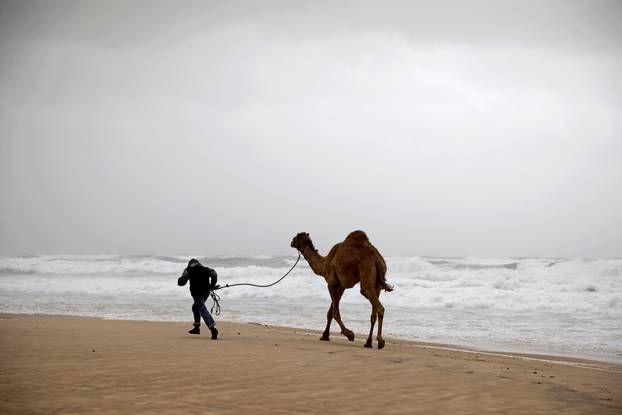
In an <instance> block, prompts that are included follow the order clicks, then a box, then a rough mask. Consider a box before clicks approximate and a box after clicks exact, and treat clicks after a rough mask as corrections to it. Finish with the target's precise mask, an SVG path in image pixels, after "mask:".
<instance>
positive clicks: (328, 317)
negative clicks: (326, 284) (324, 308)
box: [320, 288, 344, 341]
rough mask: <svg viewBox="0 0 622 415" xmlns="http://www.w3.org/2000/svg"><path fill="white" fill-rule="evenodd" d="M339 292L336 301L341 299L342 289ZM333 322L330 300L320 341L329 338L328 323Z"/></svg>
mask: <svg viewBox="0 0 622 415" xmlns="http://www.w3.org/2000/svg"><path fill="white" fill-rule="evenodd" d="M340 290H341V292H338V293H337V294H338V299H341V296H342V295H343V291H344V290H343V288H340ZM332 321H333V302H332V300H331V302H330V307H328V312H327V313H326V328H325V329H324V333H322V337H320V340H324V341H328V340H329V338H330V323H331V322H332Z"/></svg>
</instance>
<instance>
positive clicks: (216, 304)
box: [210, 251, 300, 316]
mask: <svg viewBox="0 0 622 415" xmlns="http://www.w3.org/2000/svg"><path fill="white" fill-rule="evenodd" d="M298 261H300V251H298V258H297V259H296V262H294V265H292V267H291V268H290V269H289V271H287V272H286V273H285V275H283V276H282V277H281V278H279V279H278V280H276V281H274V282H273V283H272V284H267V285H260V284H251V283H250V282H241V283H238V284H225V285H224V286H222V287H218V288H216V289H215V290H213V291H210V297H212V300H213V301H214V304H212V308H211V310H210V312H212V313H214V314H216V315H217V316H219V315H220V296H219V295H218V294H216V293H215V292H214V291H216V290H221V289H223V288H229V287H239V286H241V285H248V286H249V287H257V288H268V287H272V286H273V285H276V284H278V283H279V282H281V281H283V279H284V278H285V277H287V276H288V275H289V273H290V272H292V271H293V270H294V268H296V265H298ZM214 310H216V311H215V312H214Z"/></svg>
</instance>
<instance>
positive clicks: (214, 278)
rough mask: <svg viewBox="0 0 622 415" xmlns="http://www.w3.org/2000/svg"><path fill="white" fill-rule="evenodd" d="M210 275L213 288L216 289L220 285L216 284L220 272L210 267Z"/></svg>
mask: <svg viewBox="0 0 622 415" xmlns="http://www.w3.org/2000/svg"><path fill="white" fill-rule="evenodd" d="M209 276H210V287H211V289H212V290H214V289H216V288H217V287H218V285H216V283H217V282H218V274H217V273H216V271H215V270H213V269H211V268H210V269H209Z"/></svg>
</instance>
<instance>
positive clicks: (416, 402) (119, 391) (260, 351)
mask: <svg viewBox="0 0 622 415" xmlns="http://www.w3.org/2000/svg"><path fill="white" fill-rule="evenodd" d="M188 328H189V325H188V324H181V323H164V322H140V321H113V320H99V319H87V318H78V317H56V316H38V315H37V316H23V315H3V316H2V317H1V318H0V353H1V355H2V360H1V364H0V412H1V413H3V414H16V413H24V414H25V413H29V414H32V413H41V414H50V413H63V414H71V413H76V414H83V413H99V414H101V413H147V412H150V413H151V412H153V413H182V412H193V413H210V414H239V413H253V414H275V413H282V414H286V413H287V414H289V413H318V414H325V413H335V414H337V413H339V414H349V413H352V414H361V413H376V414H377V413H383V414H398V413H404V414H410V413H425V414H436V413H438V414H471V413H472V414H476V413H506V414H508V413H511V414H539V413H542V414H548V413H564V414H614V413H618V414H619V413H622V367H620V366H617V365H611V364H602V363H595V362H588V361H581V360H572V359H562V358H555V357H550V358H545V357H542V356H539V357H537V358H533V357H529V356H520V355H509V354H506V353H503V354H501V353H499V354H495V353H482V352H477V351H468V350H459V349H457V348H452V347H450V346H442V345H434V344H425V343H414V342H405V341H396V340H391V339H387V340H388V341H387V345H386V347H385V349H384V350H378V349H376V348H374V349H365V348H363V347H362V340H364V336H362V335H360V334H359V335H358V336H357V339H356V341H354V342H352V343H351V342H348V341H347V340H346V339H345V338H343V337H342V336H339V335H337V334H334V335H333V338H332V340H331V341H330V342H322V341H319V340H318V337H319V334H318V333H314V332H309V331H303V330H297V329H291V328H281V327H268V326H262V325H255V324H237V323H226V322H220V323H219V328H220V338H219V340H218V341H212V340H210V339H209V336H208V335H206V334H202V335H201V336H192V335H189V334H186V330H187V329H188Z"/></svg>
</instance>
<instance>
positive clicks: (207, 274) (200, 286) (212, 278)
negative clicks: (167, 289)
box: [177, 261, 218, 297]
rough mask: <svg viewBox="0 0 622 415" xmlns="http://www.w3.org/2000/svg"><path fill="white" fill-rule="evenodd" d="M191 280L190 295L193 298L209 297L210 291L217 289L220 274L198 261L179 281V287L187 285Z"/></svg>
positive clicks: (185, 271)
mask: <svg viewBox="0 0 622 415" xmlns="http://www.w3.org/2000/svg"><path fill="white" fill-rule="evenodd" d="M188 280H190V294H191V295H192V296H193V297H207V296H209V293H210V291H212V290H213V289H214V288H216V283H217V282H218V274H216V271H214V270H213V269H211V268H209V267H204V266H203V265H201V263H199V261H196V262H194V263H191V264H190V265H189V266H188V267H187V268H186V269H185V270H184V273H183V274H182V275H181V277H179V278H178V279H177V285H179V286H183V285H186V282H188Z"/></svg>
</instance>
